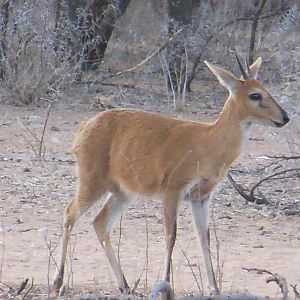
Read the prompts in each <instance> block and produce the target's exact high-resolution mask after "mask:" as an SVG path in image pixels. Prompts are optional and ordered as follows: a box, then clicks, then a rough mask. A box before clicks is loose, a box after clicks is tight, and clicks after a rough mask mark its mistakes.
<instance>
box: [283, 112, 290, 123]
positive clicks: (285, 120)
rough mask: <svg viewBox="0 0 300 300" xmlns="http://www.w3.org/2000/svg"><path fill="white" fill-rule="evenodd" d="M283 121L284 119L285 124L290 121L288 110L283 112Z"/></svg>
mask: <svg viewBox="0 0 300 300" xmlns="http://www.w3.org/2000/svg"><path fill="white" fill-rule="evenodd" d="M283 121H284V124H287V123H288V122H289V121H290V118H289V116H288V115H287V113H286V112H284V113H283Z"/></svg>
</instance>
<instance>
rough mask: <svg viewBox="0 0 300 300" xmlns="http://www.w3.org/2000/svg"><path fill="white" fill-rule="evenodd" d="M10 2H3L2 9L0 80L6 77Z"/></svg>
mask: <svg viewBox="0 0 300 300" xmlns="http://www.w3.org/2000/svg"><path fill="white" fill-rule="evenodd" d="M8 10H9V0H5V1H3V2H2V4H1V7H0V80H3V79H4V77H5V69H6V68H5V61H6V31H7V23H8V16H9V12H8Z"/></svg>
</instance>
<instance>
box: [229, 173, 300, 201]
mask: <svg viewBox="0 0 300 300" xmlns="http://www.w3.org/2000/svg"><path fill="white" fill-rule="evenodd" d="M299 171H300V168H290V169H285V170H281V171H278V172H275V173H273V174H271V175H269V176H267V177H264V178H262V179H261V180H259V181H258V182H257V183H256V184H254V185H253V186H252V188H251V189H250V191H249V192H248V191H247V190H246V189H244V188H243V187H242V186H241V185H239V184H238V183H236V182H235V181H234V179H233V178H232V176H231V174H230V173H228V175H227V178H228V179H229V181H230V183H231V184H232V186H233V187H234V188H235V190H236V191H237V192H238V193H239V194H240V195H241V196H242V197H243V198H244V199H245V200H246V204H247V203H248V202H255V203H257V204H270V202H269V201H268V200H267V199H266V198H265V197H264V196H263V195H262V194H261V193H260V198H258V197H256V196H255V190H256V189H257V188H258V187H259V186H260V185H261V184H262V183H263V182H265V181H268V180H280V179H284V178H290V177H292V175H290V176H284V177H279V176H281V175H283V174H286V173H293V172H299Z"/></svg>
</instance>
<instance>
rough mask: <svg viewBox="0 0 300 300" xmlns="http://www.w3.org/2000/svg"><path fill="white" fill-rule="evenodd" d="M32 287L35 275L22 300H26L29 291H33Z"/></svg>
mask: <svg viewBox="0 0 300 300" xmlns="http://www.w3.org/2000/svg"><path fill="white" fill-rule="evenodd" d="M32 288H33V277H32V278H31V285H30V287H29V289H28V290H27V292H26V293H25V295H24V296H23V297H22V300H24V299H25V298H26V296H27V295H28V293H29V292H30V291H31V289H32Z"/></svg>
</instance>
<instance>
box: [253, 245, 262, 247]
mask: <svg viewBox="0 0 300 300" xmlns="http://www.w3.org/2000/svg"><path fill="white" fill-rule="evenodd" d="M253 248H264V246H263V245H255V246H253Z"/></svg>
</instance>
